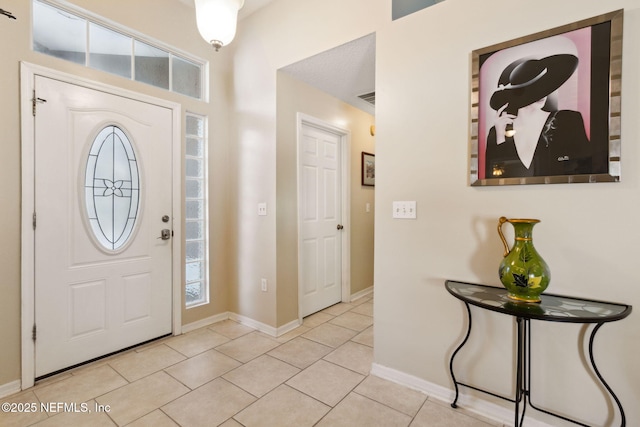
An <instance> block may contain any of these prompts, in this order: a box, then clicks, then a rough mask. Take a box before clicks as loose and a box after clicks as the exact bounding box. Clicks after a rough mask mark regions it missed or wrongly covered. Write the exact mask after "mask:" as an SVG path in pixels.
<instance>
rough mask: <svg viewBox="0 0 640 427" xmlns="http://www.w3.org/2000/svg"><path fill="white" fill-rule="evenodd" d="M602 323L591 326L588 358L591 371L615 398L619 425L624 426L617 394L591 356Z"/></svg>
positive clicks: (623, 417)
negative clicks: (618, 411)
mask: <svg viewBox="0 0 640 427" xmlns="http://www.w3.org/2000/svg"><path fill="white" fill-rule="evenodd" d="M602 325H604V323H598V324H597V325H596V326H595V327H594V328H593V331H591V336H590V337H589V359H590V360H591V367H592V368H593V371H594V372H595V373H596V376H597V377H598V379H599V380H600V382H601V383H602V385H603V386H604V388H606V389H607V391H608V392H609V394H610V395H611V397H613V400H615V402H616V405H618V409H619V410H620V417H621V422H620V427H624V426H626V425H627V419H626V417H625V415H624V409H622V404H621V403H620V400H619V399H618V396H616V394H615V393H614V392H613V390H612V389H611V387H610V386H609V384H607V382H606V381H605V380H604V378H603V377H602V375H601V374H600V371H599V370H598V367H597V366H596V361H595V359H594V358H593V340H594V339H595V337H596V332H598V329H600V327H601V326H602Z"/></svg>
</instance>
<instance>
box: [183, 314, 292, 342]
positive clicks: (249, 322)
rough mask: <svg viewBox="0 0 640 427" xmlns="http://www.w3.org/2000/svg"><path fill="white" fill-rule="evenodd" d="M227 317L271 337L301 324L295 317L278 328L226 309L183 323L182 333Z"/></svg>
mask: <svg viewBox="0 0 640 427" xmlns="http://www.w3.org/2000/svg"><path fill="white" fill-rule="evenodd" d="M227 319H230V320H233V321H235V322H238V323H242V324H243V325H246V326H249V327H251V328H254V329H257V330H259V331H260V332H264V333H265V334H267V335H271V336H273V337H279V336H280V335H284V334H286V333H287V332H289V331H292V330H294V329H295V328H297V327H298V326H300V325H301V323H300V321H299V320H298V319H296V320H293V321H291V322H289V323H287V324H286V325H282V326H280V327H279V328H274V327H273V326H269V325H267V324H265V323H262V322H258V321H257V320H253V319H251V318H249V317H246V316H242V315H240V314H236V313H232V312H229V311H227V312H225V313H220V314H216V315H215V316H211V317H207V318H206V319H202V320H198V321H197V322H193V323H189V324H187V325H183V326H182V333H183V334H186V333H187V332H191V331H195V330H196V329H200V328H204V327H205V326H209V325H213V324H214V323H216V322H221V321H223V320H227Z"/></svg>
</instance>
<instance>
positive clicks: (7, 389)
mask: <svg viewBox="0 0 640 427" xmlns="http://www.w3.org/2000/svg"><path fill="white" fill-rule="evenodd" d="M21 390H22V383H21V382H20V380H15V381H11V382H10V383H6V384H2V385H0V397H5V396H9V395H10V394H14V393H17V392H19V391H21Z"/></svg>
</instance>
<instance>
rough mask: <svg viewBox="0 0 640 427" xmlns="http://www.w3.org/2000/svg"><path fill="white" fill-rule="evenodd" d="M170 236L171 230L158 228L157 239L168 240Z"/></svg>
mask: <svg viewBox="0 0 640 427" xmlns="http://www.w3.org/2000/svg"><path fill="white" fill-rule="evenodd" d="M170 238H171V230H169V229H168V228H164V229H162V230H160V237H158V239H162V240H169V239H170Z"/></svg>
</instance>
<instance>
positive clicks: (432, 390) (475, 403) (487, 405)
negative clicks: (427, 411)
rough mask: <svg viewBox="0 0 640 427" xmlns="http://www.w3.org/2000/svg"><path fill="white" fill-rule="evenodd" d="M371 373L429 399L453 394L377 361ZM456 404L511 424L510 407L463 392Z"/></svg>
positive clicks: (532, 426)
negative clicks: (422, 394) (415, 391)
mask: <svg viewBox="0 0 640 427" xmlns="http://www.w3.org/2000/svg"><path fill="white" fill-rule="evenodd" d="M371 375H375V376H376V377H380V378H383V379H385V380H389V381H391V382H394V383H396V384H400V385H403V386H405V387H409V388H411V389H414V390H417V391H420V392H422V393H425V394H426V395H428V396H429V398H430V399H431V398H434V399H438V400H441V401H443V402H446V403H451V402H452V401H453V398H454V396H455V391H453V390H451V389H448V388H446V387H442V386H441V385H438V384H434V383H432V382H429V381H426V380H423V379H422V378H418V377H416V376H413V375H410V374H407V373H405V372H401V371H397V370H395V369H392V368H387V367H386V366H382V365H379V364H377V363H373V364H372V365H371ZM458 406H459V407H460V408H463V409H464V410H466V411H469V412H472V413H474V414H477V415H479V416H481V417H483V418H487V419H490V420H493V421H497V422H499V423H502V424H504V425H507V426H511V425H513V421H514V412H513V410H512V409H508V408H505V407H503V406H500V405H496V404H495V403H491V402H488V401H486V400H482V399H479V398H476V397H472V396H468V395H465V394H464V392H463V393H461V394H460V396H459V397H458ZM525 420H526V423H525V424H526V425H527V427H553V426H552V425H551V424H547V423H544V422H542V421H539V420H536V419H535V418H531V417H529V416H525Z"/></svg>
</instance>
